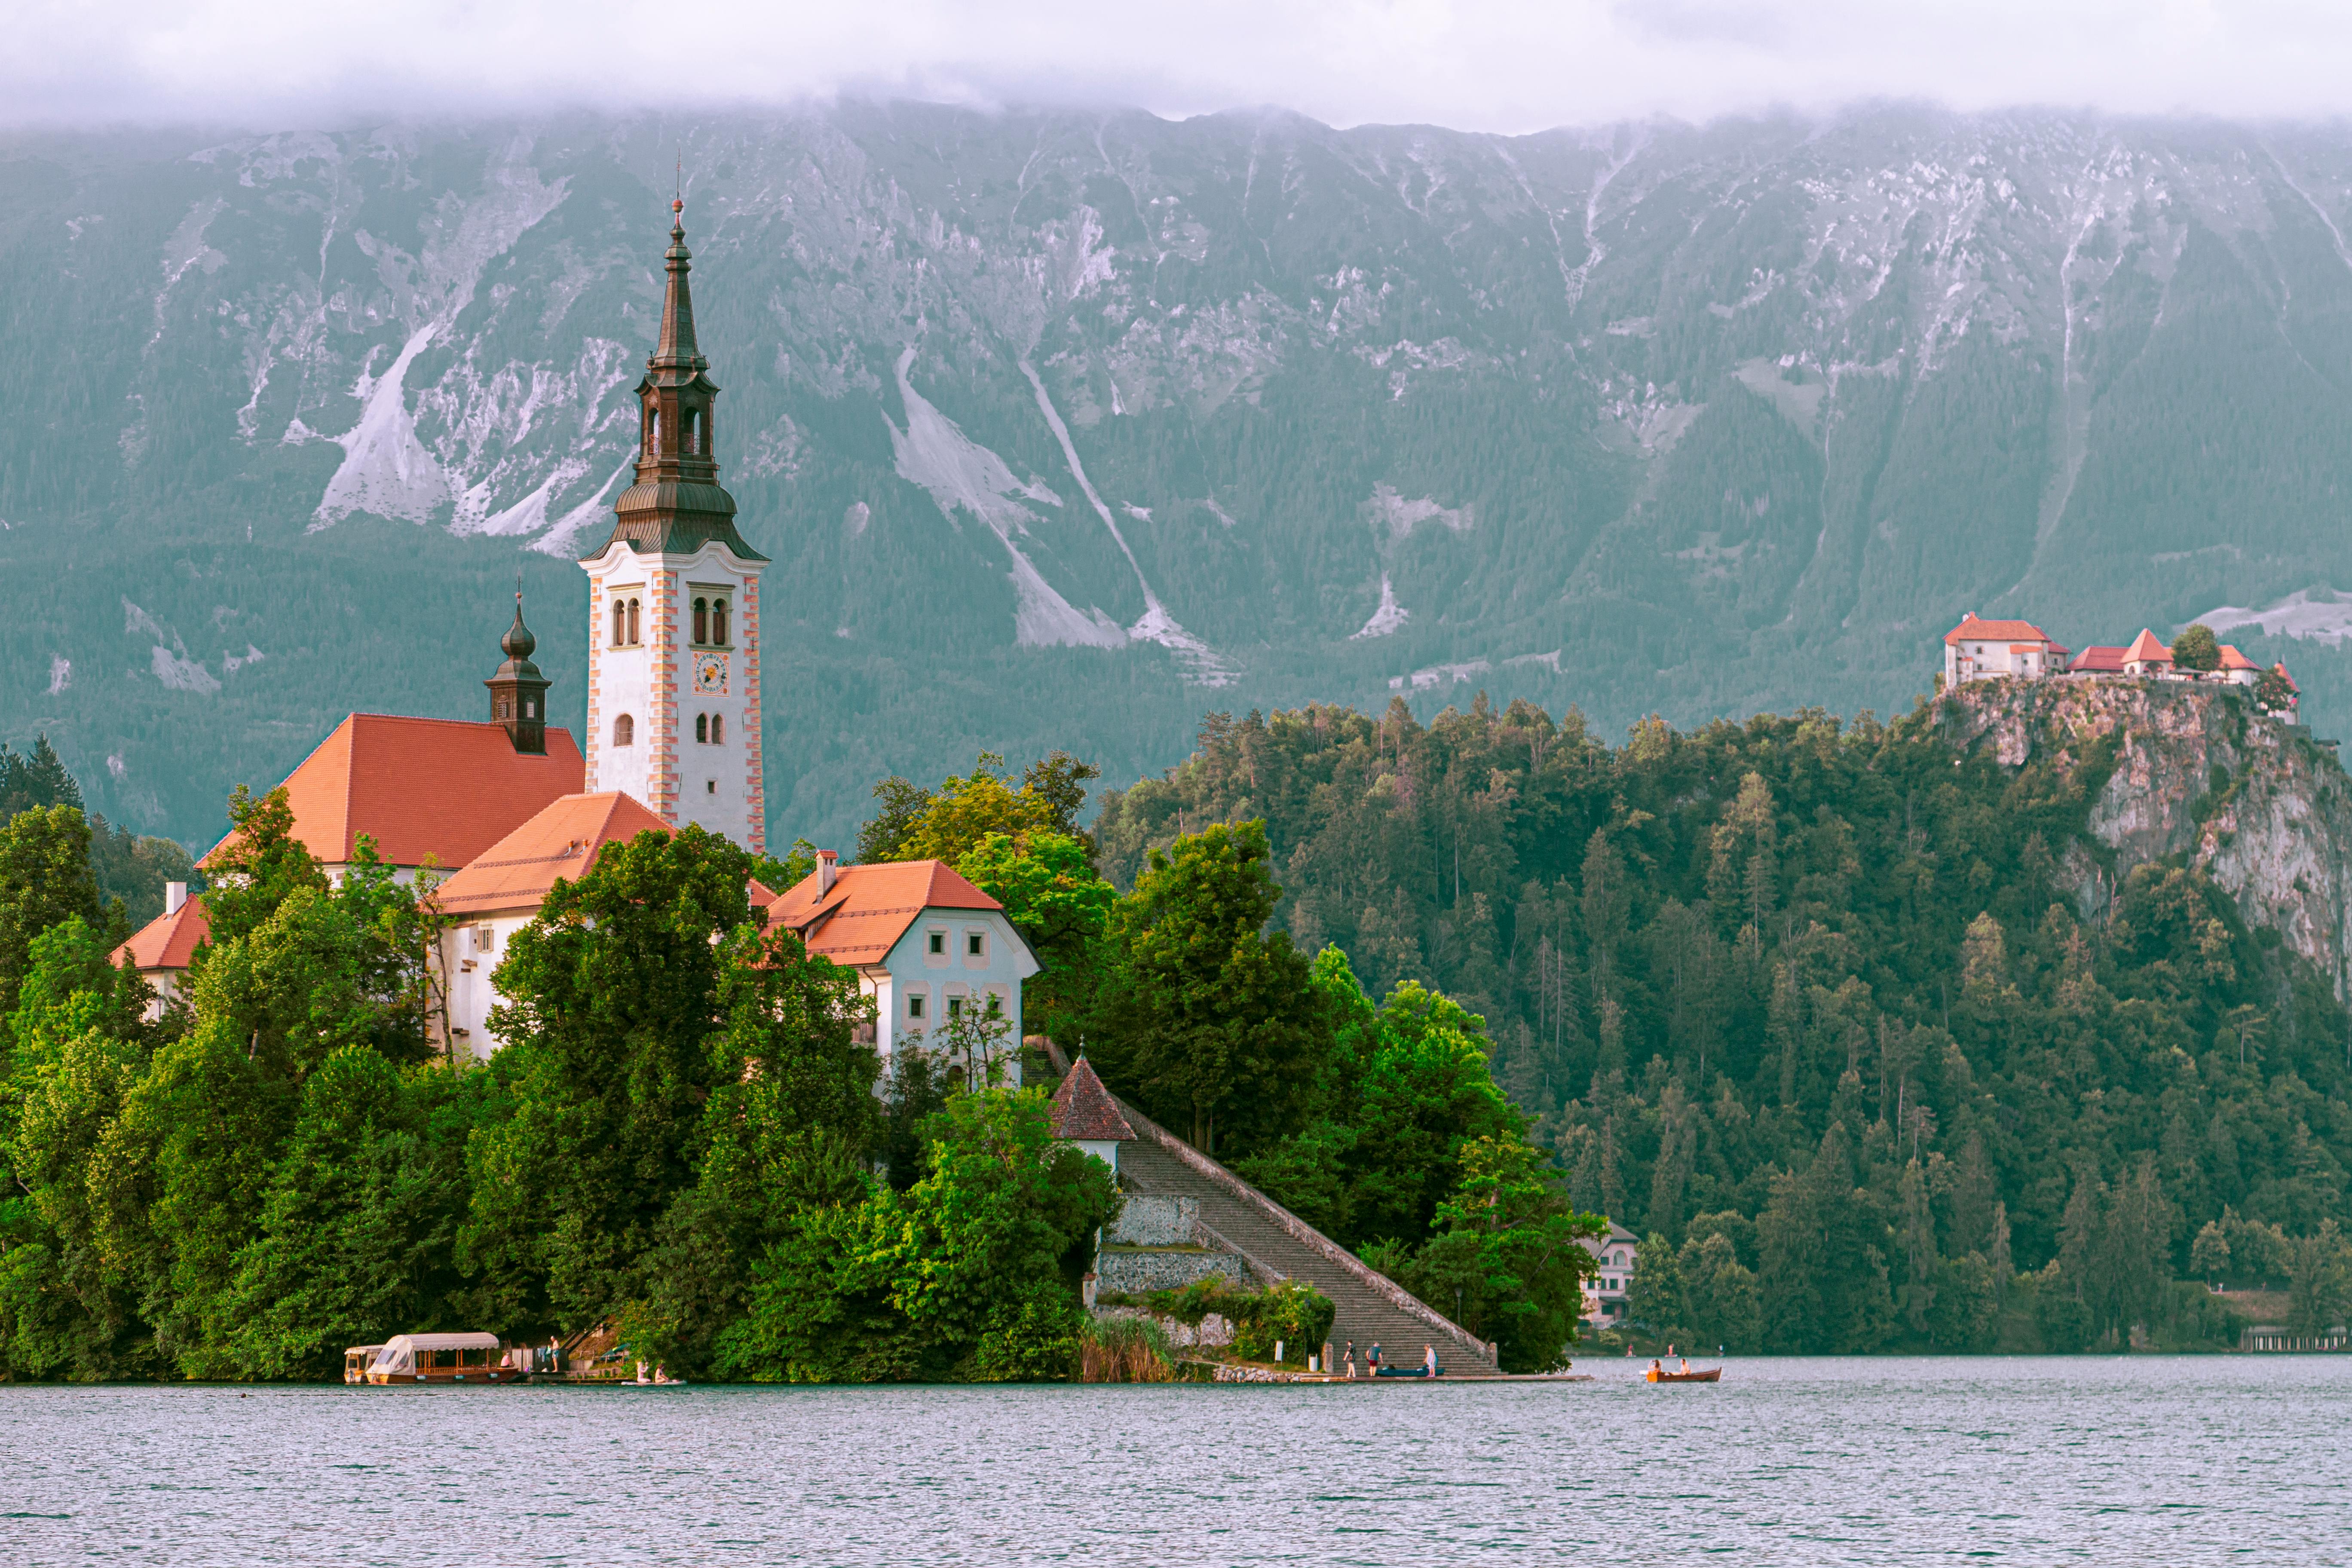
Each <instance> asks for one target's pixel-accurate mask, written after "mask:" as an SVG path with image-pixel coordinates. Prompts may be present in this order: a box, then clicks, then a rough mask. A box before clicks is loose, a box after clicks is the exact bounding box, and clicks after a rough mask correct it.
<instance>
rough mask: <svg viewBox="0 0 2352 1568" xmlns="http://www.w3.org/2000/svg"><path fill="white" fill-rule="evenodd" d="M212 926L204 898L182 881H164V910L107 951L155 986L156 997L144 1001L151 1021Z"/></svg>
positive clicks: (160, 1011) (183, 981)
mask: <svg viewBox="0 0 2352 1568" xmlns="http://www.w3.org/2000/svg"><path fill="white" fill-rule="evenodd" d="M212 930H213V925H212V921H211V919H210V918H209V917H208V916H206V915H205V901H204V900H203V899H201V898H194V899H192V898H190V897H189V896H188V885H187V884H186V883H185V882H166V883H164V884H163V913H162V914H160V915H157V916H156V917H155V918H154V919H153V920H152V921H148V922H147V923H146V924H145V925H143V926H142V927H140V928H139V930H138V931H137V932H136V933H135V934H133V935H132V937H131V940H130V941H129V942H124V943H123V944H122V945H121V947H118V948H116V949H115V950H114V952H112V953H110V954H109V955H108V956H109V957H110V960H111V961H112V962H113V963H114V964H115V965H116V966H117V967H118V968H119V967H121V965H123V964H125V963H128V964H130V965H131V967H132V968H134V969H136V970H138V971H139V973H140V977H141V978H142V979H143V980H145V981H146V982H147V984H150V985H152V986H153V987H154V988H155V999H154V1000H153V1001H152V1002H151V1003H149V1004H148V1005H147V1015H146V1016H147V1019H148V1021H149V1022H150V1023H152V1022H153V1021H154V1020H155V1019H157V1018H160V1017H162V1016H163V1009H164V1008H166V1007H168V1006H170V1005H172V1001H173V998H174V997H176V996H177V995H179V994H180V988H181V987H182V986H183V985H184V984H186V982H187V978H188V963H189V960H190V959H192V958H193V957H194V955H195V951H196V948H197V946H198V944H200V943H202V942H205V940H206V939H207V938H209V937H210V936H211V935H212Z"/></svg>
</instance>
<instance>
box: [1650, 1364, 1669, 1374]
mask: <svg viewBox="0 0 2352 1568" xmlns="http://www.w3.org/2000/svg"><path fill="white" fill-rule="evenodd" d="M1665 1371H1666V1363H1664V1362H1663V1361H1654V1362H1652V1363H1650V1375H1651V1376H1652V1377H1663V1376H1664V1375H1665Z"/></svg>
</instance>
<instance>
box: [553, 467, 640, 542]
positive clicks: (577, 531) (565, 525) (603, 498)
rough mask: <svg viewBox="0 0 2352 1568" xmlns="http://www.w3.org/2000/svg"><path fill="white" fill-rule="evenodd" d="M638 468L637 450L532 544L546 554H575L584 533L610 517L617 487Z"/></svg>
mask: <svg viewBox="0 0 2352 1568" xmlns="http://www.w3.org/2000/svg"><path fill="white" fill-rule="evenodd" d="M636 468H637V465H636V459H635V454H634V453H633V454H631V455H630V456H629V457H627V458H623V459H621V466H620V467H619V468H614V470H613V471H612V473H611V474H610V475H608V476H606V478H605V480H604V483H603V484H602V485H599V486H598V487H597V488H596V493H595V494H594V495H593V496H590V497H589V498H588V499H587V500H583V501H582V502H581V503H580V504H579V505H578V506H575V507H573V508H572V510H570V511H567V512H565V513H564V514H563V515H562V517H560V518H558V519H557V520H556V521H555V526H554V527H552V528H551V529H549V530H548V531H547V532H546V533H545V534H543V535H542V536H541V538H540V539H539V541H538V542H536V543H534V544H533V545H532V546H531V548H532V549H533V550H536V551H538V552H540V553H541V554H542V555H554V556H565V555H570V554H572V552H573V550H574V549H575V547H576V543H577V541H578V540H579V537H580V535H581V534H582V533H583V532H585V531H587V530H588V529H589V528H591V527H592V526H593V525H595V524H598V523H603V522H605V521H607V520H608V517H609V514H608V512H607V510H606V509H607V508H608V507H609V506H610V505H611V504H612V502H611V500H610V498H611V496H612V494H613V491H614V488H615V487H616V486H618V485H619V484H620V482H621V480H622V479H624V478H625V477H626V476H628V475H630V474H633V473H635V472H636Z"/></svg>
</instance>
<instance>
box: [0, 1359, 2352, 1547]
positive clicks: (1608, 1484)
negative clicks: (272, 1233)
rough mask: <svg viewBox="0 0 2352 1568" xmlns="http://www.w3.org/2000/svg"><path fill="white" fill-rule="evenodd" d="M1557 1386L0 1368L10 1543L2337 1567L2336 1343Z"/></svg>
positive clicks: (2347, 1527)
mask: <svg viewBox="0 0 2352 1568" xmlns="http://www.w3.org/2000/svg"><path fill="white" fill-rule="evenodd" d="M1587 1364H1588V1368H1589V1370H1591V1371H1593V1372H1594V1373H1596V1374H1597V1381H1595V1382H1592V1383H1586V1384H1490V1385H1486V1386H1479V1385H1476V1384H1459V1385H1454V1386H1446V1385H1444V1384H1439V1385H1435V1386H1427V1385H1423V1386H1412V1385H1399V1384H1384V1385H1380V1386H1368V1385H1362V1384H1359V1385H1356V1386H1352V1387H1349V1386H1339V1387H1314V1388H1297V1387H1250V1386H1225V1387H1196V1386H1186V1387H1094V1388H1086V1387H1055V1388H902V1389H737V1388H680V1389H646V1390H638V1389H572V1388H536V1387H532V1388H519V1389H497V1388H478V1389H460V1388H433V1389H348V1390H347V1389H342V1388H299V1389H296V1388H289V1389H254V1390H250V1391H241V1390H238V1389H235V1388H218V1387H178V1388H39V1387H34V1388H26V1387H8V1388H0V1467H4V1468H0V1561H5V1562H6V1563H10V1564H18V1563H24V1564H32V1563H38V1564H50V1563H115V1562H137V1563H467V1564H507V1563H579V1564H596V1565H604V1564H620V1563H1031V1562H1076V1563H1150V1564H1168V1563H1461V1562H1465V1561H1473V1560H1475V1561H1495V1562H1516V1561H1536V1562H1551V1561H1559V1560H1575V1561H1579V1562H1588V1563H1612V1564H1615V1563H1642V1564H1649V1563H1697V1562H1701V1561H1707V1562H1717V1563H1720V1562H1730V1563H1741V1564H1748V1563H1805V1564H1812V1563H1957V1562H1961V1561H1964V1560H1965V1561H1970V1562H1983V1561H1988V1560H1990V1561H1996V1562H1998V1561H2007V1562H2012V1563H2063V1562H2088V1563H2101V1564H2114V1563H2152V1564H2163V1565H2166V1568H2174V1565H2181V1564H2191V1563H2220V1562H2238V1563H2261V1564H2264V1565H2265V1568H2267V1565H2271V1564H2282V1563H2344V1562H2346V1561H2347V1560H2352V1503H2347V1492H2346V1487H2345V1482H2346V1478H2347V1474H2352V1467H2347V1459H2352V1356H2343V1357H2327V1356H2308V1357H2304V1356H2298V1357H2288V1356H2275V1357H2260V1358H2256V1357H2241V1356H2231V1357H2208V1358H2183V1359H2177V1360H2176V1359H2156V1358H2141V1359H2128V1360H2127V1359H2108V1358H2092V1357H2082V1358H2065V1359H2055V1358H2053V1359H2021V1360H1994V1359H1969V1360H1958V1359H1954V1360H1932V1359H1922V1360H1884V1361H1880V1360H1854V1361H1778V1360H1773V1361H1738V1360H1735V1361H1733V1362H1731V1363H1728V1370H1727V1372H1726V1373H1725V1374H1724V1381H1723V1382H1722V1383H1721V1384H1717V1385H1714V1386H1712V1387H1707V1386H1684V1387H1653V1386H1650V1385H1648V1384H1641V1383H1637V1382H1635V1381H1634V1378H1635V1376H1636V1375H1637V1373H1636V1368H1637V1365H1638V1364H1643V1363H1630V1362H1625V1361H1602V1362H1598V1363H1587Z"/></svg>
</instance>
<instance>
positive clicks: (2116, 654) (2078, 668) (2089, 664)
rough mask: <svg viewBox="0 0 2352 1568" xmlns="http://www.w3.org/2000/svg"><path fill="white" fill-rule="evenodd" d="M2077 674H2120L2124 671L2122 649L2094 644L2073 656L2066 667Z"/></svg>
mask: <svg viewBox="0 0 2352 1568" xmlns="http://www.w3.org/2000/svg"><path fill="white" fill-rule="evenodd" d="M2066 668H2068V669H2069V670H2071V671H2073V672H2074V674H2077V675H2121V674H2122V673H2123V672H2124V650H2123V649H2121V648H2119V647H2100V646H2098V645H2097V644H2094V645H2092V646H2091V647H2086V648H2084V650H2083V651H2082V652H2081V653H2078V654H2076V655H2075V656H2074V663H2072V664H2070V665H2068V666H2067V667H2066Z"/></svg>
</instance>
